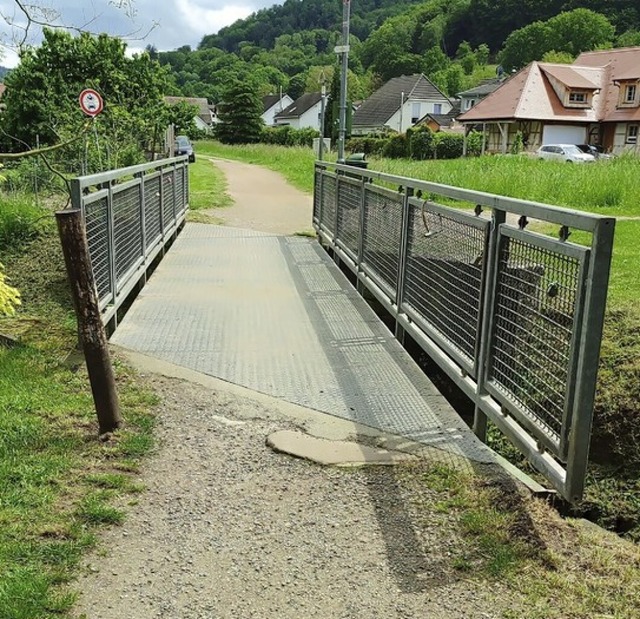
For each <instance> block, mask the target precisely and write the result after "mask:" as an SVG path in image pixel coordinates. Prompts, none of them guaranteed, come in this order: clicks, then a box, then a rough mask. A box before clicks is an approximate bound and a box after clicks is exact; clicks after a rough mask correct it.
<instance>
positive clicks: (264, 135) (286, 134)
mask: <svg viewBox="0 0 640 619" xmlns="http://www.w3.org/2000/svg"><path fill="white" fill-rule="evenodd" d="M317 137H320V133H319V132H318V131H316V130H315V129H311V128H310V127H306V128H304V129H294V128H293V127H290V126H289V125H285V126H283V127H263V128H262V132H261V134H260V142H262V143H263V144H276V145H278V146H308V147H309V148H311V147H312V146H313V140H314V138H317Z"/></svg>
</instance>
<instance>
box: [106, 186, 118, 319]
mask: <svg viewBox="0 0 640 619" xmlns="http://www.w3.org/2000/svg"><path fill="white" fill-rule="evenodd" d="M107 245H108V247H109V278H110V279H111V296H112V301H113V305H114V306H116V307H117V305H118V280H117V272H116V238H115V213H114V212H113V184H112V183H111V182H109V186H108V188H107ZM113 326H114V328H116V327H117V326H118V312H117V311H116V313H115V314H114V315H113Z"/></svg>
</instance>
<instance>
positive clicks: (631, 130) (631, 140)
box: [626, 125, 638, 144]
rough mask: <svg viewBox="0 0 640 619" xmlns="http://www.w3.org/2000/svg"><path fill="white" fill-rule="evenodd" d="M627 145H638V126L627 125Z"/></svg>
mask: <svg viewBox="0 0 640 619" xmlns="http://www.w3.org/2000/svg"><path fill="white" fill-rule="evenodd" d="M626 142H627V144H637V143H638V125H627V139H626Z"/></svg>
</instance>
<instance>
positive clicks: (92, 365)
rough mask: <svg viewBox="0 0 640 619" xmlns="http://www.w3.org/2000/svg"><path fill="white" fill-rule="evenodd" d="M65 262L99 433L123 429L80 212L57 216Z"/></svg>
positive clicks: (64, 212)
mask: <svg viewBox="0 0 640 619" xmlns="http://www.w3.org/2000/svg"><path fill="white" fill-rule="evenodd" d="M56 221H57V222H58V232H59V234H60V241H61V243H62V252H63V254H64V262H65V265H66V267H67V275H68V277H69V284H70V286H71V294H72V297H73V304H74V307H75V310H76V317H77V320H78V337H79V339H80V344H81V346H82V350H83V352H84V358H85V362H86V364H87V371H88V373H89V381H90V383H91V392H92V393H93V401H94V404H95V408H96V413H97V415H98V424H99V426H100V434H105V433H107V432H113V431H114V430H116V429H118V428H119V427H121V426H122V417H121V416H120V403H119V401H118V392H117V390H116V381H115V376H114V373H113V366H112V365H111V359H110V357H109V347H108V344H107V335H106V332H105V329H104V325H103V324H102V316H101V315H100V307H99V304H98V295H97V292H96V286H95V280H94V278H93V271H92V269H91V258H90V256H89V248H88V246H87V235H86V231H85V228H84V224H83V221H82V212H81V211H80V210H79V209H68V210H64V211H58V212H57V213H56Z"/></svg>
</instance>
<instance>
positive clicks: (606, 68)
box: [459, 47, 640, 123]
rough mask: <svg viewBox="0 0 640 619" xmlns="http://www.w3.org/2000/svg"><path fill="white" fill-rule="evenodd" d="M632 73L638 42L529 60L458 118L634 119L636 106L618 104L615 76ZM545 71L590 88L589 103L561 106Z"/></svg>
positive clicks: (639, 57)
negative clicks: (562, 59)
mask: <svg viewBox="0 0 640 619" xmlns="http://www.w3.org/2000/svg"><path fill="white" fill-rule="evenodd" d="M636 75H638V77H639V78H640V47H633V48H622V49H612V50H605V51H599V52H585V53H583V54H581V55H580V56H579V57H578V59H577V60H576V61H575V63H574V64H573V65H558V64H549V63H538V62H532V63H531V64H530V65H528V66H527V67H525V68H524V69H522V71H520V72H519V73H517V74H516V75H514V76H513V77H511V78H509V79H508V80H507V81H506V82H505V83H504V84H502V86H500V88H498V89H497V90H496V91H494V92H493V93H491V94H490V95H489V96H488V97H486V98H485V99H483V100H482V101H480V102H479V103H478V104H477V105H476V106H474V107H473V108H471V109H470V110H469V111H467V112H465V113H464V114H462V115H461V116H460V117H459V120H460V121H461V122H483V121H498V120H556V121H572V122H585V123H588V122H624V121H638V120H640V108H639V107H626V108H619V107H618V103H619V96H620V88H619V86H618V82H619V81H620V80H625V79H630V80H634V79H637V78H636V77H635V76H636ZM549 77H553V78H555V79H556V80H558V81H559V82H561V83H562V84H564V85H565V86H567V87H568V88H580V89H583V90H587V89H588V90H595V94H594V95H593V101H592V107H590V108H568V107H565V106H564V105H563V104H562V102H561V101H560V99H559V98H558V95H557V94H556V92H555V91H554V89H553V87H552V85H551V83H550V81H549Z"/></svg>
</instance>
